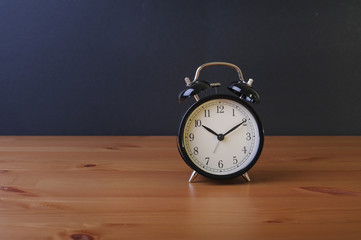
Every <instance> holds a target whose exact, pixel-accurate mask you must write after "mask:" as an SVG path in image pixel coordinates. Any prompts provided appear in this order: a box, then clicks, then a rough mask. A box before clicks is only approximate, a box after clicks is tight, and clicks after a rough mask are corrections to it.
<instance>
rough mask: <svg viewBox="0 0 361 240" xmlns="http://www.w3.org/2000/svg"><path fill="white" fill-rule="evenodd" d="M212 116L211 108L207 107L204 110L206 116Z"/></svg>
mask: <svg viewBox="0 0 361 240" xmlns="http://www.w3.org/2000/svg"><path fill="white" fill-rule="evenodd" d="M210 116H211V110H209V109H206V110H204V117H210Z"/></svg>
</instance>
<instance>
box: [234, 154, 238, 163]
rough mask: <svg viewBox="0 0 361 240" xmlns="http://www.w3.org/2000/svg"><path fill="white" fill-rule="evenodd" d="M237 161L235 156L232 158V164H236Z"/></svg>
mask: <svg viewBox="0 0 361 240" xmlns="http://www.w3.org/2000/svg"><path fill="white" fill-rule="evenodd" d="M237 163H238V160H237V156H233V164H237Z"/></svg>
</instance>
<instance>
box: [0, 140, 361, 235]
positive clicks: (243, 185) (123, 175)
mask: <svg viewBox="0 0 361 240" xmlns="http://www.w3.org/2000/svg"><path fill="white" fill-rule="evenodd" d="M191 172H192V171H191V170H190V169H189V168H188V166H187V165H186V164H185V163H184V162H183V160H182V159H181V158H180V156H179V154H178V151H177V147H176V138H175V137H174V136H167V137H151V136H149V137H125V136H123V137H122V136H111V137H94V136H93V137H21V136H19V137H12V136H2V137H0V239H1V240H7V239H9V240H16V239H37V240H39V239H54V240H55V239H70V240H71V239H75V240H92V239H117V240H118V239H127V240H129V239H328V240H329V239H348V240H350V239H361V137H360V136H354V137H276V136H275V137H266V139H265V146H264V150H263V153H262V155H261V158H260V160H259V161H258V162H257V164H256V165H255V166H254V168H252V170H251V171H250V172H249V175H250V177H251V182H250V183H247V182H245V181H244V180H243V179H242V178H236V179H233V180H228V181H214V180H209V179H206V178H204V177H202V176H199V177H198V178H197V179H196V182H194V183H188V182H187V180H188V177H189V175H190V173H191Z"/></svg>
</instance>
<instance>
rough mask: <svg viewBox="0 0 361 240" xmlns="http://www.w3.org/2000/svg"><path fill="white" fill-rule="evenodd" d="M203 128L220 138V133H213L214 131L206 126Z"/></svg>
mask: <svg viewBox="0 0 361 240" xmlns="http://www.w3.org/2000/svg"><path fill="white" fill-rule="evenodd" d="M202 127H204V128H205V129H206V130H207V131H208V132H210V133H212V134H214V135H216V136H218V133H216V132H215V131H213V130H212V129H210V128H209V127H206V126H204V125H202Z"/></svg>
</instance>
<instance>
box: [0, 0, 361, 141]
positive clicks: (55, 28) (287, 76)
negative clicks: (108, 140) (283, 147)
mask: <svg viewBox="0 0 361 240" xmlns="http://www.w3.org/2000/svg"><path fill="white" fill-rule="evenodd" d="M211 61H226V62H231V63H234V64H236V65H238V66H239V67H240V68H241V69H242V71H243V74H244V76H245V78H246V79H248V78H254V80H255V83H254V87H255V88H256V89H257V90H258V91H259V92H260V94H261V97H262V101H261V103H260V104H259V105H257V106H255V108H256V111H257V112H258V113H259V115H260V117H261V119H262V120H263V124H264V128H265V134H266V135H359V134H361V127H360V122H361V121H360V118H361V110H360V109H361V107H360V106H359V104H360V103H361V96H360V94H359V92H360V90H361V84H360V82H361V79H360V77H361V68H360V66H359V65H360V62H361V2H360V1H350V0H345V1H266V0H264V1H181V0H177V1H166V0H164V1H138V0H137V1H134V0H133V1H101V0H98V1H95V0H77V1H64V0H56V1H48V0H44V1H42V0H34V1H25V0H24V1H18V0H9V1H1V2H0V134H1V135H176V134H177V128H178V124H179V121H180V119H181V117H182V115H183V113H184V112H185V111H186V109H187V108H188V107H189V106H190V104H192V103H193V102H194V100H193V99H189V100H188V101H186V102H185V103H182V104H178V102H177V95H178V93H179V91H181V90H182V89H183V88H184V81H183V79H184V77H186V76H189V77H191V78H193V77H194V73H195V70H196V68H197V67H198V66H199V65H201V64H203V63H205V62H211ZM200 79H201V80H207V81H210V82H218V81H220V82H221V83H223V84H224V85H227V84H228V83H229V82H230V81H234V80H237V74H236V72H235V71H234V70H233V69H228V68H225V67H211V68H206V69H204V70H202V72H201V77H200ZM209 91H212V90H209ZM222 91H227V90H221V92H222Z"/></svg>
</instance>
